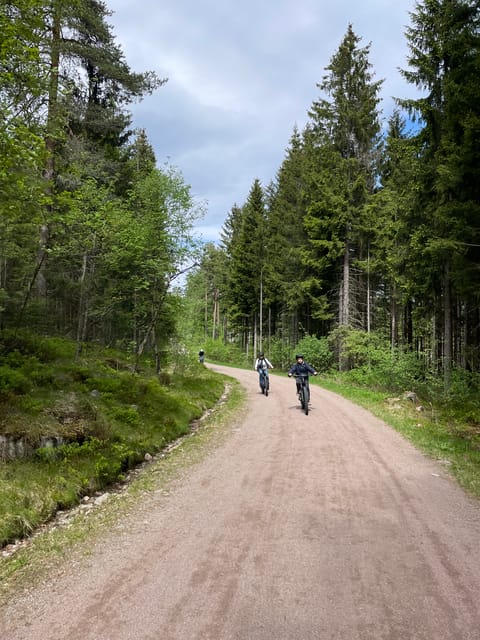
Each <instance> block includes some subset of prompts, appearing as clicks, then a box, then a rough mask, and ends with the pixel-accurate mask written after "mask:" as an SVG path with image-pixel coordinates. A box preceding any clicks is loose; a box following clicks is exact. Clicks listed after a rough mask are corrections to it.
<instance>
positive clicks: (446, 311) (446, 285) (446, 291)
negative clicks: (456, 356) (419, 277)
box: [443, 261, 452, 393]
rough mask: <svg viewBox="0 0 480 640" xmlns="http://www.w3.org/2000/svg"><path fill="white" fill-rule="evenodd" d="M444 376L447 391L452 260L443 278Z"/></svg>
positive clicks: (450, 352)
mask: <svg viewBox="0 0 480 640" xmlns="http://www.w3.org/2000/svg"><path fill="white" fill-rule="evenodd" d="M443 305H444V307H443V318H444V327H443V332H444V336H443V378H444V384H445V393H447V392H448V391H449V390H450V379H451V372H452V302H451V290H450V262H449V261H447V262H446V263H445V270H444V278H443Z"/></svg>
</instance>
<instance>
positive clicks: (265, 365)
mask: <svg viewBox="0 0 480 640" xmlns="http://www.w3.org/2000/svg"><path fill="white" fill-rule="evenodd" d="M269 369H273V364H272V363H271V362H270V360H268V359H267V358H265V355H264V354H263V351H262V352H260V353H259V354H258V358H257V359H256V360H255V371H258V383H259V385H260V389H261V390H262V391H263V387H264V378H265V376H268V370H269Z"/></svg>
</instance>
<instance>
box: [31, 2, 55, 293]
mask: <svg viewBox="0 0 480 640" xmlns="http://www.w3.org/2000/svg"><path fill="white" fill-rule="evenodd" d="M60 38H61V29H60V10H59V9H58V7H56V6H55V7H54V11H53V17H52V39H51V47H50V83H49V88H48V112H47V134H46V138H45V147H46V151H47V154H46V161H45V169H44V173H43V175H44V178H45V181H46V184H47V188H46V193H47V204H46V206H45V209H46V221H45V223H44V224H43V225H42V226H41V227H40V239H39V246H38V252H37V262H36V265H37V266H36V269H35V274H36V278H35V281H34V286H35V290H36V293H37V295H38V296H39V297H42V298H46V296H47V280H46V275H45V267H46V262H47V261H46V257H47V247H48V241H49V238H50V229H49V224H50V220H51V213H52V203H51V199H52V196H53V181H54V178H55V150H56V131H57V129H58V122H57V114H58V82H59V67H60Z"/></svg>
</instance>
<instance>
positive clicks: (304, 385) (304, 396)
mask: <svg viewBox="0 0 480 640" xmlns="http://www.w3.org/2000/svg"><path fill="white" fill-rule="evenodd" d="M295 377H296V380H297V382H298V383H299V384H300V390H299V392H298V397H299V399H300V404H301V405H302V409H303V410H304V411H305V415H306V416H308V403H309V402H310V389H309V388H308V376H295Z"/></svg>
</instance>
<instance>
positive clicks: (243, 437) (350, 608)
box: [0, 365, 480, 640]
mask: <svg viewBox="0 0 480 640" xmlns="http://www.w3.org/2000/svg"><path fill="white" fill-rule="evenodd" d="M211 368H212V369H214V370H217V371H220V372H222V373H226V374H228V375H231V376H232V377H235V378H237V379H238V380H240V382H241V383H242V384H243V385H244V386H245V387H246V388H247V391H248V394H247V395H248V400H247V405H246V406H245V408H244V410H242V411H241V412H240V413H239V415H238V416H237V418H236V423H235V424H234V425H233V428H232V430H231V433H230V435H229V436H228V438H227V439H226V440H225V441H224V442H223V443H222V444H221V446H219V447H216V448H214V449H213V450H212V451H211V453H210V454H209V455H208V456H206V457H205V458H204V459H203V460H202V461H201V462H200V463H198V464H196V465H194V466H192V467H191V468H189V469H188V470H187V471H186V472H185V473H184V474H183V477H182V479H181V481H178V480H176V481H175V482H173V483H172V485H171V486H170V487H169V490H168V492H166V491H165V488H163V489H162V490H159V491H157V492H155V491H153V492H152V493H151V494H150V496H149V497H147V499H146V501H145V502H143V503H142V504H139V505H138V508H137V509H133V510H132V511H131V513H129V515H128V516H126V517H125V519H123V520H122V521H121V522H119V523H118V524H117V525H115V526H114V527H113V529H112V530H111V532H110V533H109V534H108V536H107V537H106V538H103V539H102V541H101V542H99V543H97V544H96V545H95V546H93V548H92V549H91V554H90V555H89V556H88V558H85V559H83V560H82V561H81V562H76V563H75V564H72V566H69V563H68V561H67V562H66V565H65V567H64V570H63V572H62V574H61V575H51V576H50V577H49V578H48V580H46V581H45V582H44V583H43V584H42V585H41V586H38V587H32V588H31V589H30V590H28V591H27V592H26V593H24V594H23V595H21V596H20V597H19V598H16V599H15V601H14V602H11V603H10V604H9V605H8V606H7V607H4V608H3V610H2V612H1V613H0V637H2V638H8V640H19V639H25V640H26V639H27V638H28V640H54V639H55V640H58V639H59V638H68V639H69V640H94V639H95V640H134V639H135V640H147V639H152V638H162V640H194V639H198V640H208V639H212V640H223V639H225V640H226V639H235V640H248V639H252V640H287V639H288V640H293V639H295V640H297V639H298V640H314V639H315V640H323V639H325V640H327V639H328V640H347V639H348V640H376V639H380V638H382V639H383V638H391V639H392V640H393V639H401V640H440V639H441V640H474V639H475V640H478V638H479V629H480V609H479V607H478V594H479V593H480V554H479V553H478V540H479V532H480V503H479V502H478V501H476V500H473V499H471V498H469V497H468V496H466V495H465V494H464V492H463V491H462V490H461V489H460V488H459V487H458V486H457V485H456V484H455V483H454V481H453V480H452V479H451V478H450V477H449V475H448V470H447V469H445V468H444V466H442V465H441V464H440V463H437V462H436V461H432V460H430V459H428V458H426V457H425V456H424V455H423V454H421V453H419V452H418V451H417V450H415V449H414V448H413V447H412V445H410V444H409V443H408V442H406V441H404V440H403V439H402V437H401V436H400V435H399V434H398V433H396V432H395V431H394V430H392V429H391V428H390V427H387V426H386V425H384V424H383V423H382V422H381V421H380V420H378V419H377V418H374V417H372V415H371V414H369V413H368V412H367V411H365V410H363V409H361V408H359V407H356V406H355V405H353V404H351V403H350V402H348V401H347V400H344V399H342V398H340V397H339V396H337V395H335V394H333V393H330V392H328V391H325V390H323V389H320V388H319V387H316V386H313V385H312V394H311V395H312V397H311V411H310V414H309V415H308V416H305V414H304V413H303V412H302V411H301V410H300V406H299V404H298V401H297V399H296V396H295V391H294V388H295V384H294V382H293V381H292V380H289V379H286V378H284V377H279V376H278V377H277V376H272V377H271V392H270V395H269V397H268V398H266V397H264V396H262V395H261V394H260V393H259V389H258V382H257V375H256V373H255V372H253V371H243V370H237V369H230V368H228V367H220V366H213V365H211Z"/></svg>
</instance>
